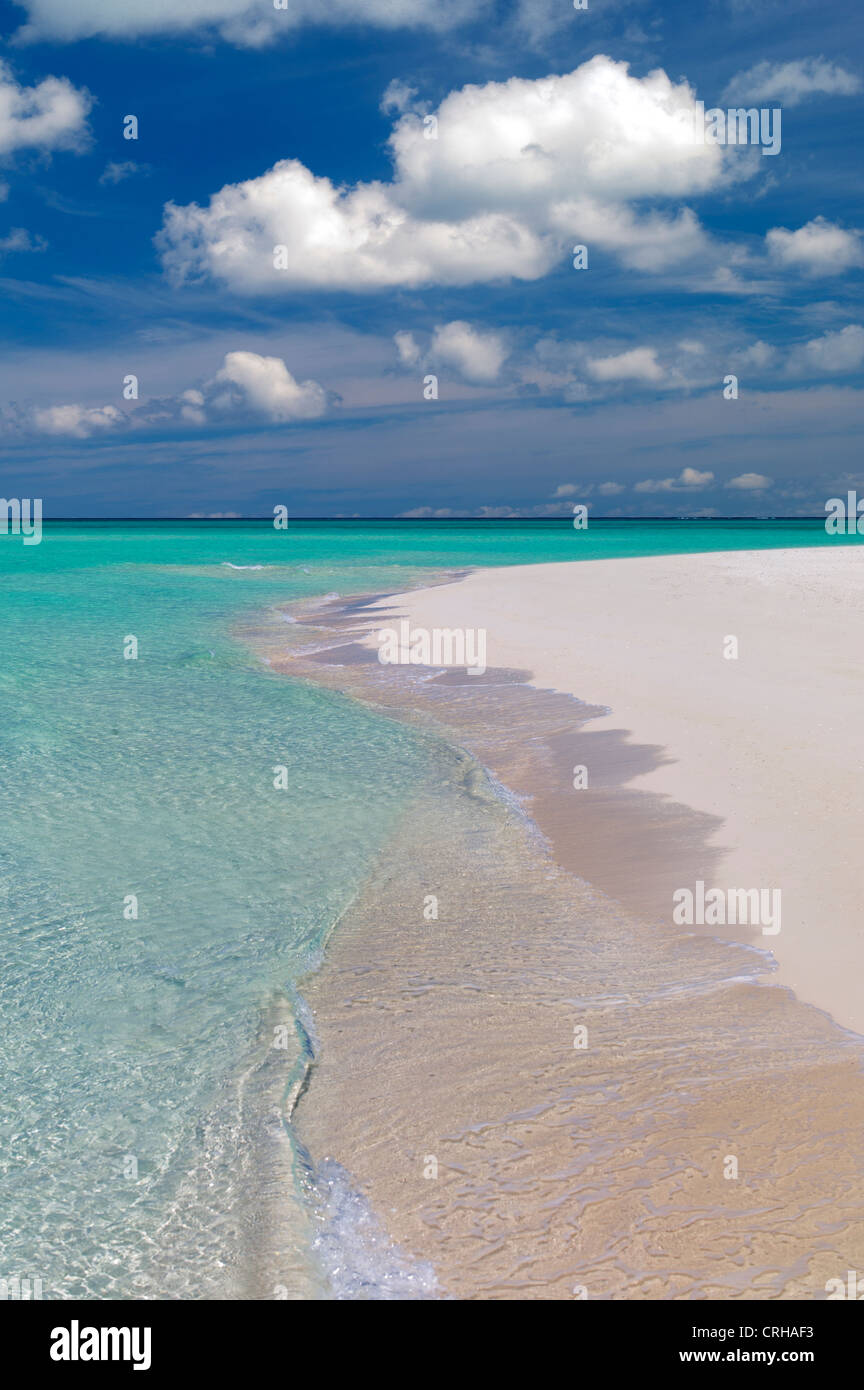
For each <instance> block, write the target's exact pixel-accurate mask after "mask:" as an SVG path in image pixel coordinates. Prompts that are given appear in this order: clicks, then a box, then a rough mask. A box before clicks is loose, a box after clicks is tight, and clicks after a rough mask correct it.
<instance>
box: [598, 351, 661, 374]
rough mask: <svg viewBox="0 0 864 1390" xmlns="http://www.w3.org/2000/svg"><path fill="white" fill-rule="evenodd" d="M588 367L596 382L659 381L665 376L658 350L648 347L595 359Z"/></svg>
mask: <svg viewBox="0 0 864 1390" xmlns="http://www.w3.org/2000/svg"><path fill="white" fill-rule="evenodd" d="M587 366H588V371H589V372H590V373H591V375H592V376H593V377H594V379H595V381H659V380H660V379H661V377H662V376H663V368H662V367H661V366H660V363H659V362H658V361H657V352H656V350H655V349H654V348H647V347H640V348H631V350H630V351H629V352H620V353H618V354H617V355H616V356H614V357H594V358H591V359H589V361H588V364H587Z"/></svg>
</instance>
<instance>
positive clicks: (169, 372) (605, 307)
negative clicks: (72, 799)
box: [0, 0, 864, 516]
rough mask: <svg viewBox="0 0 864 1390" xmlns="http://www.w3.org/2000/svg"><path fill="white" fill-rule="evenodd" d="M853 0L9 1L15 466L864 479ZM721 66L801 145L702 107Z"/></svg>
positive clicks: (730, 480)
mask: <svg viewBox="0 0 864 1390" xmlns="http://www.w3.org/2000/svg"><path fill="white" fill-rule="evenodd" d="M322 15H324V16H326V22H324V23H322V22H321V16H322ZM860 29H861V26H860V21H859V20H858V19H857V16H856V15H855V14H854V12H853V10H852V9H851V7H848V6H845V5H842V6H841V5H838V4H833V3H828V4H825V3H816V2H815V0H812V3H811V0H787V2H786V3H780V0H776V2H775V0H759V3H758V4H756V3H755V0H754V3H752V4H751V3H749V0H708V3H705V4H703V5H699V6H694V5H693V4H692V3H679V0H672V2H671V3H667V4H666V5H664V6H662V7H659V6H656V5H651V4H648V3H645V0H588V8H587V9H585V10H580V11H577V10H575V9H574V8H573V5H572V0H521V3H519V2H518V0H513V2H512V3H511V0H507V3H503V2H502V3H497V4H496V3H491V0H489V2H488V3H487V0H448V3H439V4H437V5H430V4H427V3H423V2H422V0H315V3H313V2H312V0H285V8H284V9H280V10H276V9H275V8H274V5H273V3H272V0H251V3H250V0H206V2H205V0H185V3H184V4H183V5H181V6H178V5H176V4H172V3H168V0H76V3H75V4H74V5H70V4H68V3H67V0H24V2H23V3H19V4H10V3H0V33H2V35H3V53H2V55H0V59H2V64H3V67H2V71H0V193H2V194H3V198H2V201H0V280H2V289H3V295H2V304H3V310H2V313H3V323H2V346H0V436H2V447H3V466H2V475H0V491H2V492H3V494H4V495H5V496H18V497H21V496H41V497H42V498H43V504H44V510H45V514H46V516H88V515H89V516H187V515H210V514H241V515H265V514H267V513H269V512H271V511H272V508H273V506H274V505H275V504H277V503H279V504H284V505H286V506H287V507H288V508H289V511H290V513H291V514H292V515H296V516H337V515H346V516H352V515H360V516H375V515H401V514H406V513H408V514H413V515H432V514H441V515H511V514H514V515H524V516H547V515H555V514H559V513H560V514H562V515H563V514H567V513H568V512H569V511H570V509H571V508H572V506H573V504H574V503H580V502H584V503H585V504H587V505H588V506H589V507H590V508H591V509H592V511H593V512H594V513H595V514H596V515H609V516H611V515H625V516H640V515H729V514H732V515H754V516H756V515H815V514H819V513H821V512H822V510H823V507H824V502H825V499H826V498H827V497H830V496H833V495H835V494H836V493H837V492H845V491H846V489H847V488H849V487H859V488H861V489H862V490H864V468H862V466H861V463H860V433H861V419H862V411H861V388H862V372H864V308H862V304H861V284H862V268H864V251H862V239H861V236H860V234H859V231H860V229H861V228H862V227H864V217H862V212H861V207H860V196H859V192H858V189H859V186H860V176H859V172H858V171H859V167H860V149H859V143H858V137H859V133H860V131H861V129H862V125H861V109H862V75H864V62H862V59H861V43H860ZM697 102H704V105H705V108H708V109H710V108H720V109H722V110H723V111H726V110H728V109H730V108H738V107H742V108H748V109H751V108H755V109H757V110H759V111H762V110H764V111H765V112H766V113H771V112H775V111H776V110H777V109H778V108H779V110H780V112H781V118H782V120H781V126H780V131H781V136H782V138H781V142H780V148H779V150H778V152H777V153H776V154H774V155H765V154H763V153H762V148H761V146H760V145H758V144H756V145H753V146H741V145H735V144H729V143H727V144H723V145H717V144H712V143H711V142H710V140H709V141H708V143H707V144H706V143H704V142H702V141H699V140H695V141H694V138H693V130H694V129H698V125H697V124H694V122H698V120H700V119H701V117H700V113H699V108H698V107H697V106H696V103H697ZM129 115H134V116H135V117H137V121H138V138H137V139H134V140H132V139H124V118H125V117H127V116H129ZM771 119H774V120H775V123H776V117H772V118H771ZM436 122H437V125H436ZM703 128H704V126H703ZM430 137H433V138H430ZM575 245H583V246H585V247H587V262H588V264H587V268H585V269H581V270H577V269H574V266H573V247H574V246H575ZM277 246H279V247H281V248H282V250H281V252H280V254H279V257H275V256H274V248H275V247H277ZM276 259H278V260H279V264H278V265H277V264H276V263H275V260H276ZM730 375H734V376H735V377H737V381H738V395H737V398H732V399H727V398H725V397H724V381H725V380H726V379H727V378H728V377H729V376H730ZM130 376H134V377H136V378H137V392H138V395H137V398H127V397H128V393H129V391H130V389H131V388H130V387H129V386H128V384H127V386H126V388H125V389H126V392H127V395H126V396H124V381H127V379H128V378H129V377H130ZM430 378H435V381H436V383H437V398H435V399H425V398H424V390H425V391H426V393H427V394H430V390H431V388H430V387H429V385H428V384H427V385H426V386H425V387H424V383H428V382H429V379H430ZM726 390H727V394H728V391H729V388H728V387H727V388H726Z"/></svg>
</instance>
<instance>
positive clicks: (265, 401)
mask: <svg viewBox="0 0 864 1390" xmlns="http://www.w3.org/2000/svg"><path fill="white" fill-rule="evenodd" d="M207 405H208V407H209V409H211V410H215V411H220V410H231V409H234V408H236V407H237V406H238V405H240V406H244V405H245V406H248V408H249V409H251V410H252V411H254V412H257V413H258V414H260V415H263V416H264V418H265V419H267V420H271V421H272V422H273V423H274V424H287V423H288V422H289V421H291V420H314V419H317V418H318V416H320V415H323V414H324V412H325V411H326V409H327V392H326V391H325V390H324V388H323V386H319V385H318V382H317V381H303V382H299V381H297V380H295V378H294V377H293V376H292V375H291V373H290V372H289V370H288V368H287V367H286V366H285V363H284V362H283V361H282V358H281V357H261V356H259V354H258V353H257V352H229V353H227V354H226V356H225V361H224V362H223V364H222V367H221V368H220V370H219V371H218V372H217V373H216V376H215V377H214V379H213V383H212V389H211V394H210V398H209V400H208V401H207Z"/></svg>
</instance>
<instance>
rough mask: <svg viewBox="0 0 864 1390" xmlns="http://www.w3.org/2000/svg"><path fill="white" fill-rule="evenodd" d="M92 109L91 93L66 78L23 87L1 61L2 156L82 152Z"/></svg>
mask: <svg viewBox="0 0 864 1390" xmlns="http://www.w3.org/2000/svg"><path fill="white" fill-rule="evenodd" d="M92 105H93V98H92V97H91V96H90V93H89V92H87V91H85V90H84V89H83V88H78V87H74V86H73V85H72V83H71V82H70V81H69V79H68V78H66V77H44V78H43V79H42V81H41V82H37V83H35V84H34V85H33V86H32V87H24V86H22V85H21V83H19V82H18V81H17V80H16V78H15V76H14V74H13V72H12V69H11V67H10V66H9V64H8V63H7V62H5V61H4V60H3V59H0V155H9V154H14V153H15V151H16V150H73V149H78V148H80V146H81V145H82V144H83V143H84V142H85V140H86V138H87V116H88V114H89V112H90V108H91V106H92Z"/></svg>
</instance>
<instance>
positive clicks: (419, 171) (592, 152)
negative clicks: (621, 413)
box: [158, 55, 756, 294]
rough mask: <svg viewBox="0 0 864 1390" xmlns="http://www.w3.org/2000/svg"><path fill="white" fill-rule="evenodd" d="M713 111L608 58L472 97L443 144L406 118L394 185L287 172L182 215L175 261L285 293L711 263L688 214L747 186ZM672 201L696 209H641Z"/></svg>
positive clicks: (238, 283) (290, 162)
mask: <svg viewBox="0 0 864 1390" xmlns="http://www.w3.org/2000/svg"><path fill="white" fill-rule="evenodd" d="M401 99H402V98H401V97H400V100H401ZM695 110H696V107H695V97H694V94H693V92H692V90H691V88H690V87H689V86H688V84H687V83H686V82H680V83H677V84H676V83H673V82H671V81H670V79H669V78H668V77H667V76H666V74H665V73H664V72H662V71H660V70H656V71H654V72H651V73H649V74H648V75H647V76H646V77H644V78H637V77H633V76H631V75H630V73H629V70H628V66H627V64H626V63H617V62H613V61H612V59H610V58H608V57H605V56H603V55H598V56H597V57H595V58H592V59H591V60H590V62H587V63H583V64H582V66H581V67H579V68H577V69H576V70H575V71H574V72H570V73H565V74H563V75H560V76H550V77H544V78H538V79H534V80H531V79H524V78H515V77H514V78H510V79H509V80H508V81H506V82H489V83H486V84H485V85H483V86H469V87H464V88H462V89H461V90H459V91H455V92H451V93H450V95H449V96H447V97H446V98H445V99H444V101H443V102H442V103H441V105H440V107H439V108H438V111H437V113H436V119H437V138H435V139H429V138H427V134H428V130H427V128H426V127H425V126H424V123H423V120H422V118H421V117H420V116H419V115H418V114H416V113H414V112H406V113H405V114H403V115H402V116H401V117H400V118H399V119H398V121H397V122H396V125H395V128H394V130H393V134H392V136H391V139H390V147H391V153H392V157H393V164H394V177H393V179H392V181H391V182H389V183H383V182H380V181H379V182H374V183H358V184H355V185H352V186H347V187H337V186H336V185H334V184H333V183H332V182H331V181H330V180H329V179H327V178H322V177H317V176H316V175H315V174H314V173H313V172H312V171H311V170H309V169H307V168H306V167H305V166H304V165H303V164H301V163H300V162H299V161H298V160H296V159H284V160H281V161H279V163H277V164H276V165H274V167H273V168H272V169H269V170H268V171H267V172H266V173H264V174H261V175H260V176H259V177H257V178H251V179H247V180H245V181H244V182H242V183H238V184H227V185H226V186H225V187H224V188H222V189H221V190H219V191H218V192H217V193H215V194H214V195H213V196H212V197H211V199H210V202H209V204H208V205H207V206H204V207H200V206H198V205H197V204H195V203H192V204H189V205H187V206H185V207H178V206H175V205H174V204H171V203H169V204H168V205H167V207H166V209H165V219H164V225H163V228H162V231H161V233H160V235H159V238H158V245H159V248H160V250H161V253H162V257H163V262H164V265H165V268H166V270H167V271H168V273H169V274H170V275H172V276H173V277H174V278H175V279H177V280H184V279H202V278H210V279H213V280H216V281H218V282H220V283H222V284H225V285H227V286H228V287H229V288H231V289H232V290H236V291H240V292H245V293H254V292H266V293H268V294H272V293H274V292H278V291H279V290H280V289H281V290H283V291H285V292H290V291H293V290H296V289H298V288H318V289H321V288H332V289H354V290H364V289H366V290H370V289H382V288H387V287H394V286H409V287H415V286H422V285H429V284H449V285H467V284H472V283H479V282H488V281H494V280H500V279H503V278H518V279H523V280H535V279H538V278H539V277H540V276H542V275H545V274H546V273H548V271H549V270H550V269H551V268H552V267H553V265H555V264H556V263H558V262H560V260H561V259H562V258H563V256H564V255H565V253H566V252H567V251H568V250H569V247H570V246H572V245H573V244H579V243H584V244H586V245H587V244H590V245H591V246H593V247H597V248H600V249H604V248H605V249H608V250H609V251H612V252H614V253H615V254H617V255H618V256H620V257H621V259H622V260H623V261H624V262H625V264H628V265H632V266H634V267H636V268H638V269H642V270H645V271H657V270H662V269H666V268H670V267H673V266H678V265H680V264H681V263H682V262H685V261H687V260H692V259H693V258H695V257H696V256H698V255H699V254H700V253H704V252H705V250H706V247H707V238H706V237H705V234H704V232H703V231H702V229H701V227H700V226H699V223H698V221H697V219H696V217H695V215H694V214H693V212H692V211H691V210H690V209H689V208H688V207H687V206H684V205H682V203H681V200H683V199H686V198H689V197H691V196H698V195H700V194H702V193H706V192H708V191H710V190H712V189H716V188H718V187H719V186H721V185H723V184H724V183H727V182H729V181H730V179H731V178H732V177H733V176H736V171H737V176H741V175H742V173H744V172H746V171H747V166H746V164H745V163H743V162H742V161H737V162H735V161H730V160H729V158H728V155H729V151H728V150H727V149H725V148H724V147H721V146H717V145H712V144H699V143H695V142H694V141H693V139H692V127H691V125H690V120H689V118H690V117H691V116H692V115H693V113H694V112H695ZM685 118H686V119H685ZM733 153H736V152H733ZM755 167H756V166H755V165H753V166H752V167H751V168H750V170H749V171H750V172H752V170H753V168H755ZM658 199H664V200H667V201H669V200H672V201H673V202H677V204H678V206H677V207H673V208H672V209H671V210H670V211H669V212H668V213H666V212H662V211H658V210H657V209H656V207H653V208H651V209H650V210H648V211H645V212H642V211H641V210H640V208H639V204H640V202H641V201H642V200H646V201H647V200H650V201H652V202H656V201H657V200H658ZM274 248H281V249H280V250H279V251H278V253H277V254H276V255H275V256H274Z"/></svg>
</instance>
